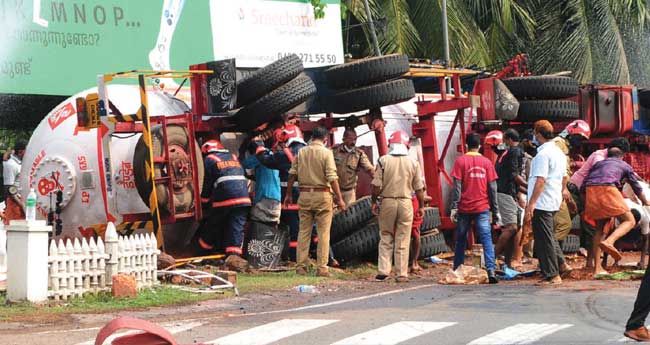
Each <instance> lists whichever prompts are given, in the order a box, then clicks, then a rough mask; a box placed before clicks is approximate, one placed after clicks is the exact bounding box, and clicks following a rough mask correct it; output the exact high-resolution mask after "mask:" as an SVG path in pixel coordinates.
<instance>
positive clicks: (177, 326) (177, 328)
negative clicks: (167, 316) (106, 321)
mask: <svg viewBox="0 0 650 345" xmlns="http://www.w3.org/2000/svg"><path fill="white" fill-rule="evenodd" d="M202 325H203V323H202V322H185V321H176V322H173V323H166V324H161V325H160V326H161V327H163V328H165V329H166V330H167V331H168V332H169V333H171V334H177V333H182V332H185V331H189V330H191V329H192V328H196V327H200V326H202ZM135 333H141V332H140V331H127V332H120V333H114V334H113V335H111V336H110V337H108V338H106V340H104V344H110V343H111V342H112V341H113V340H115V338H118V337H121V336H123V335H128V334H135ZM94 344H95V338H93V339H91V340H88V341H85V342H81V343H77V344H76V345H94Z"/></svg>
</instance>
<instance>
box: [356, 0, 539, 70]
mask: <svg viewBox="0 0 650 345" xmlns="http://www.w3.org/2000/svg"><path fill="white" fill-rule="evenodd" d="M368 1H369V3H370V7H371V9H372V15H373V18H374V19H375V20H376V21H377V20H378V18H379V21H380V22H381V23H382V24H383V25H380V27H383V31H381V32H380V37H379V42H380V47H381V49H382V52H383V53H385V54H388V53H404V54H408V55H410V56H418V57H439V56H442V55H443V54H442V22H441V18H442V1H441V0H368ZM346 4H347V7H348V10H349V11H350V14H351V15H352V16H353V17H354V18H355V19H356V20H358V21H359V22H361V23H366V22H367V18H366V14H365V11H364V8H363V0H349V1H347V3H346ZM447 14H448V22H449V25H448V26H449V39H450V42H451V43H452V44H450V49H451V52H450V53H451V54H450V55H451V60H452V61H451V62H452V63H455V64H465V65H479V66H487V65H490V64H492V63H494V62H498V61H503V60H505V59H507V58H508V57H509V56H510V55H511V52H510V50H511V49H510V48H511V47H512V46H519V45H520V41H522V40H523V41H526V40H528V39H531V38H532V37H533V34H534V20H533V18H532V17H531V16H530V15H528V12H527V11H526V9H525V8H523V7H522V6H520V5H519V4H518V3H517V2H515V1H511V0H489V1H487V0H453V1H449V2H448V11H447Z"/></svg>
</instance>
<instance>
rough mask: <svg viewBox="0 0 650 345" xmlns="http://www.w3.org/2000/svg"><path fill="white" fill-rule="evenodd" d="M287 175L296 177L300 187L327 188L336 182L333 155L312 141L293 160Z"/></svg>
mask: <svg viewBox="0 0 650 345" xmlns="http://www.w3.org/2000/svg"><path fill="white" fill-rule="evenodd" d="M289 174H291V175H296V176H297V179H298V185H299V186H300V187H311V188H329V187H331V186H330V182H332V181H335V180H338V178H339V177H338V175H337V174H336V164H334V155H333V154H332V151H330V150H329V149H327V148H326V147H325V145H323V143H321V142H314V141H312V142H311V143H309V146H307V147H305V148H303V149H301V150H300V151H299V152H298V155H297V156H296V157H295V158H294V160H293V164H291V169H289Z"/></svg>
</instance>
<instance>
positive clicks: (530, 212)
mask: <svg viewBox="0 0 650 345" xmlns="http://www.w3.org/2000/svg"><path fill="white" fill-rule="evenodd" d="M534 132H535V137H534V141H537V142H538V143H539V144H538V148H537V155H536V156H535V158H533V161H532V162H531V168H530V175H529V177H528V205H527V206H526V211H525V213H524V222H526V223H529V224H530V222H531V221H532V228H533V235H534V238H535V244H534V251H535V253H536V254H537V258H538V259H539V266H540V269H541V271H542V274H543V276H544V278H543V279H542V280H541V281H540V284H561V283H562V278H560V274H561V273H563V271H565V270H567V269H568V265H567V264H566V262H565V261H564V255H563V254H562V249H561V248H560V244H559V243H558V241H557V239H556V238H555V233H554V230H553V229H554V220H553V218H554V216H555V213H556V212H557V211H558V210H559V209H560V205H561V204H562V180H563V178H564V176H565V175H566V168H567V167H566V164H567V162H566V156H565V155H564V153H563V152H562V150H560V149H559V148H558V147H557V146H556V145H555V143H554V142H553V140H552V139H553V136H554V135H553V125H551V123H550V122H548V121H546V120H540V121H537V122H535V125H534Z"/></svg>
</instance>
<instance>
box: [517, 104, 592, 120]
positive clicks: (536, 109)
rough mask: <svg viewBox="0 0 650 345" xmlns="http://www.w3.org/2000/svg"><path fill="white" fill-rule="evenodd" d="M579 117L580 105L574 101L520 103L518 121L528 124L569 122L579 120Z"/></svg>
mask: <svg viewBox="0 0 650 345" xmlns="http://www.w3.org/2000/svg"><path fill="white" fill-rule="evenodd" d="M578 115H579V110H578V103H576V102H573V101H559V100H553V101H548V100H545V101H540V100H535V101H519V113H518V116H517V119H518V120H520V121H527V122H532V121H537V120H549V121H553V120H569V119H577V118H578Z"/></svg>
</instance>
